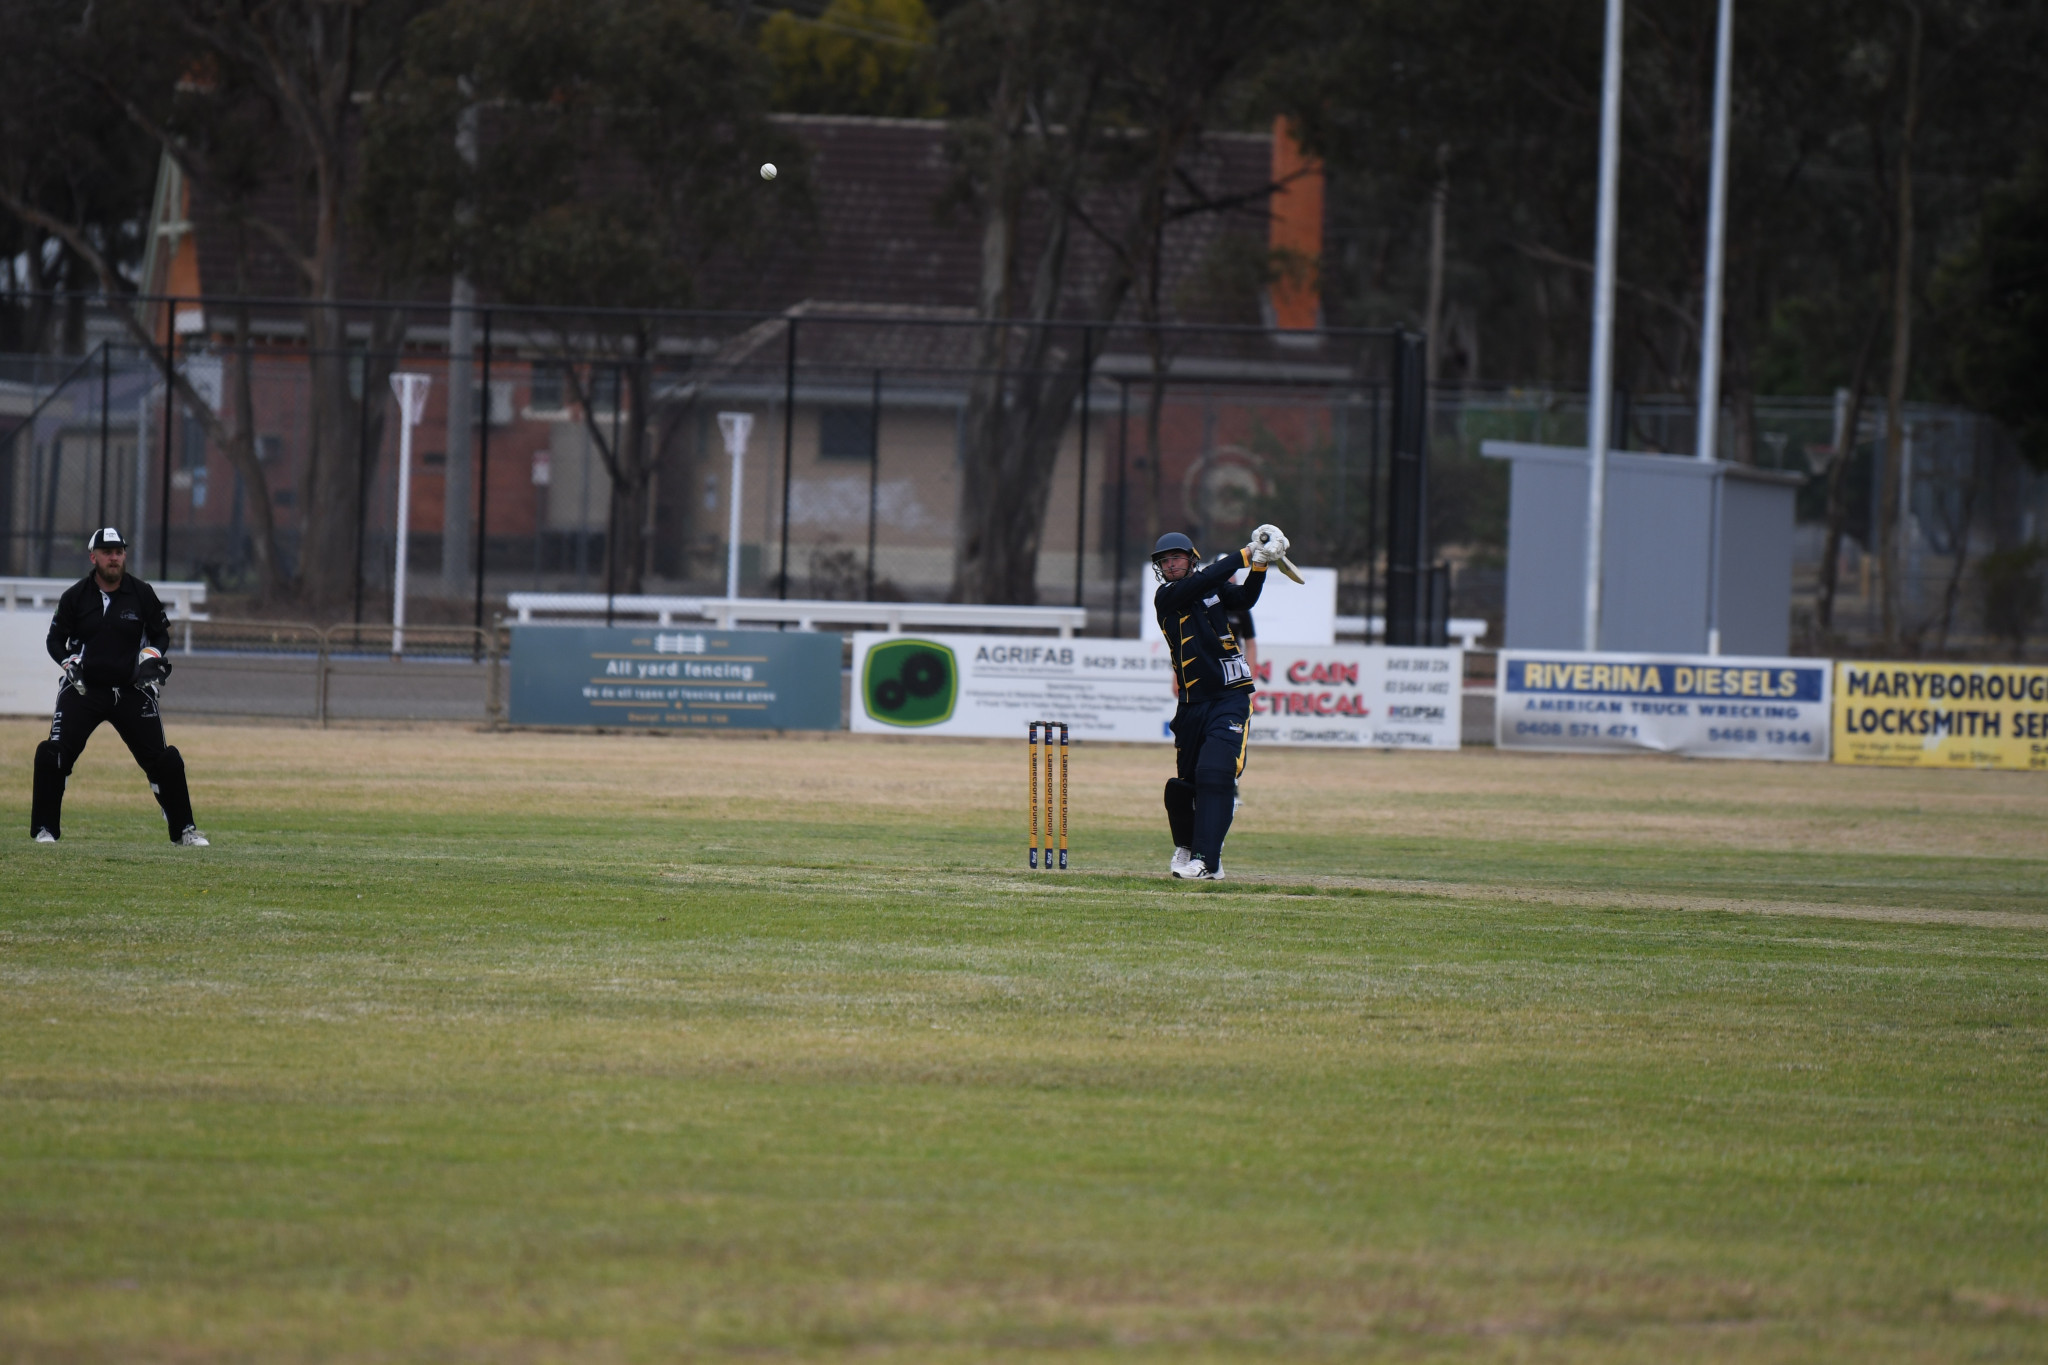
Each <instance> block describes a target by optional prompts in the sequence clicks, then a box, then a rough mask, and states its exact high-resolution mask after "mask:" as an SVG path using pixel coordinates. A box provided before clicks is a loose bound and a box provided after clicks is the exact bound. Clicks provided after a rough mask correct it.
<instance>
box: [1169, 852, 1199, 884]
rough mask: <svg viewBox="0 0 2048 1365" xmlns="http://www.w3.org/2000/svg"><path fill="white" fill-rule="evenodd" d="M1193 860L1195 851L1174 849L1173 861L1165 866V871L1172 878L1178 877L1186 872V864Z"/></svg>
mask: <svg viewBox="0 0 2048 1365" xmlns="http://www.w3.org/2000/svg"><path fill="white" fill-rule="evenodd" d="M1194 860H1195V851H1194V850H1193V849H1191V848H1176V849H1174V851H1173V861H1172V862H1171V863H1169V864H1167V868H1166V870H1167V871H1168V872H1171V873H1172V874H1173V875H1174V876H1176V877H1178V876H1180V875H1181V874H1182V873H1184V872H1186V871H1187V870H1188V864H1189V863H1191V862H1193V861H1194Z"/></svg>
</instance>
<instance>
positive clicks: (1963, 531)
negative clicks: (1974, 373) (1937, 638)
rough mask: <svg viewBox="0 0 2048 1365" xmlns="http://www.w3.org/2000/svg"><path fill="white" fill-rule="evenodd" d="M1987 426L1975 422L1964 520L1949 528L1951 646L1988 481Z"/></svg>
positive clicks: (1944, 600)
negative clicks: (1979, 503) (1979, 506)
mask: <svg viewBox="0 0 2048 1365" xmlns="http://www.w3.org/2000/svg"><path fill="white" fill-rule="evenodd" d="M1983 432H1984V426H1983V423H1982V422H1981V421H1979V422H1976V423H1973V424H1972V426H1971V433H1972V434H1971V440H1970V473H1969V476H1968V477H1967V478H1965V479H1964V480H1963V499H1962V506H1961V507H1960V508H1958V509H1957V511H1958V513H1959V516H1960V521H1959V523H1953V524H1951V525H1950V526H1949V527H1948V528H1947V530H1948V532H1949V538H1948V539H1949V550H1950V555H1949V565H1948V585H1947V587H1946V588H1945V589H1943V591H1942V594H1941V645H1940V648H1941V649H1942V650H1943V651H1944V652H1946V651H1947V649H1948V637H1949V632H1950V631H1952V630H1954V629H1955V624H1956V602H1957V599H1959V598H1960V597H1961V596H1962V591H1963V569H1964V567H1965V566H1966V565H1967V564H1968V563H1969V560H1970V528H1971V527H1972V526H1974V525H1975V524H1976V521H1977V493H1978V490H1979V489H1980V488H1982V487H1983V483H1984V449H1983V441H1984V437H1983Z"/></svg>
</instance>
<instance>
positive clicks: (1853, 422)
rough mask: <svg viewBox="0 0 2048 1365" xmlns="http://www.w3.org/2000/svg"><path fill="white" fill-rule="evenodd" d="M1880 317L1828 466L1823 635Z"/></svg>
mask: <svg viewBox="0 0 2048 1365" xmlns="http://www.w3.org/2000/svg"><path fill="white" fill-rule="evenodd" d="M1883 316H1884V315H1883V314H1882V313H1878V314H1874V315H1873V316H1872V317H1871V319H1870V326H1869V327H1868V328H1866V329H1865V331H1864V333H1863V344H1862V346H1860V347H1858V348H1857V351H1856V368H1855V369H1854V370H1853V371H1852V372H1851V373H1850V376H1849V410H1848V412H1847V413H1846V414H1844V416H1843V419H1842V430H1841V433H1840V435H1838V436H1837V437H1836V440H1835V457H1834V460H1833V462H1832V463H1830V464H1829V465H1828V538H1827V548H1826V549H1825V550H1824V551H1823V552H1822V554H1821V561H1820V591H1819V594H1818V598H1817V600H1816V602H1815V608H1814V615H1815V618H1816V620H1817V621H1818V622H1819V625H1820V628H1821V632H1822V633H1823V634H1824V635H1832V634H1833V633H1834V629H1835V593H1836V590H1837V587H1838V580H1839V578H1840V576H1841V565H1842V532H1843V523H1844V522H1845V521H1847V519H1848V516H1849V497H1848V490H1849V465H1850V462H1851V461H1852V460H1854V459H1855V456H1856V432H1857V429H1858V428H1859V427H1861V426H1862V424H1863V389H1864V386H1865V385H1866V384H1867V383H1868V382H1869V380H1870V355H1871V352H1872V350H1873V349H1874V348H1875V347H1876V344H1877V329H1878V324H1879V323H1880V321H1881V320H1882V319H1883Z"/></svg>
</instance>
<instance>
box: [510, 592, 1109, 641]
mask: <svg viewBox="0 0 2048 1365" xmlns="http://www.w3.org/2000/svg"><path fill="white" fill-rule="evenodd" d="M506 605H508V606H509V607H510V608H511V609H512V611H513V612H514V613H515V619H516V620H518V622H519V623H520V624H521V625H527V624H530V623H532V621H533V619H534V617H535V616H536V615H545V616H556V617H571V618H574V619H577V620H590V619H597V620H602V619H604V618H605V617H606V616H610V617H612V618H614V619H616V618H618V617H621V616H624V617H631V618H644V617H649V616H652V617H654V618H655V623H656V624H657V625H664V626H666V625H672V624H674V622H675V620H676V618H677V617H683V618H686V619H691V620H705V621H710V622H712V623H713V624H715V625H716V626H718V628H719V629H721V630H735V629H737V628H738V627H739V625H740V623H741V622H750V623H756V624H766V625H793V626H795V627H796V628H797V629H798V630H815V629H817V628H818V627H820V626H869V627H879V628H880V629H881V630H882V631H884V632H885V633H887V634H890V635H901V634H902V633H903V629H904V627H906V626H910V627H914V628H917V629H925V630H944V629H950V630H962V629H965V630H990V629H994V630H1039V631H1048V630H1049V631H1053V632H1055V633H1057V634H1058V635H1059V637H1060V638H1061V639H1062V640H1065V639H1071V638H1072V637H1073V634H1074V632H1075V631H1076V630H1082V629H1086V627H1087V625H1088V610H1087V608H1085V607H1002V606H969V605H962V604H960V603H957V602H829V601H822V600H818V599H803V598H790V599H788V600H786V601H785V600H782V599H780V598H774V597H652V596H630V597H629V596H625V595H623V594H621V595H618V596H612V597H607V596H606V595H605V594H604V593H601V592H515V593H513V594H512V595H511V596H510V597H508V598H507V599H506Z"/></svg>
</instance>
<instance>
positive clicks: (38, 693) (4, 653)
mask: <svg viewBox="0 0 2048 1365" xmlns="http://www.w3.org/2000/svg"><path fill="white" fill-rule="evenodd" d="M49 632H50V612H49V610H48V609H47V608H46V609H44V610H42V611H0V716H48V715H49V714H50V713H51V712H52V711H53V710H55V709H56V705H57V685H58V684H59V683H61V682H62V681H63V680H64V671H63V670H62V669H60V668H58V667H57V665H55V664H53V663H51V662H50V655H49V653H48V651H46V650H45V649H44V648H43V637H44V636H45V635H48V634H49Z"/></svg>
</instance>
